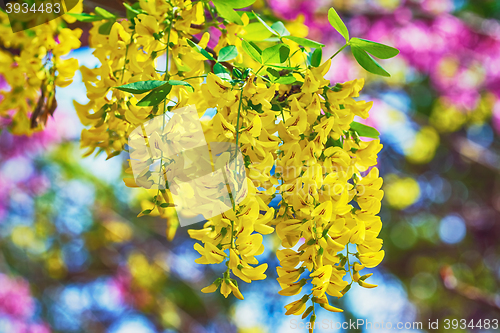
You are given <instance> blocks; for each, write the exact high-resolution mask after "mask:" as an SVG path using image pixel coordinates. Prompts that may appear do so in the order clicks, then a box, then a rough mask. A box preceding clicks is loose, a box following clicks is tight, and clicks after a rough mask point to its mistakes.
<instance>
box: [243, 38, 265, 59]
mask: <svg viewBox="0 0 500 333" xmlns="http://www.w3.org/2000/svg"><path fill="white" fill-rule="evenodd" d="M242 42H243V43H242V44H241V46H242V47H243V50H244V51H245V52H246V53H247V54H248V55H249V56H250V57H251V58H252V59H253V60H255V61H256V62H258V63H259V64H262V56H261V55H260V53H259V51H257V50H256V49H255V48H254V47H253V45H252V44H250V43H249V42H247V41H246V40H243V41H242Z"/></svg>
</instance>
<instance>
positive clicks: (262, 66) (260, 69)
mask: <svg viewBox="0 0 500 333" xmlns="http://www.w3.org/2000/svg"><path fill="white" fill-rule="evenodd" d="M262 68H264V65H262V66H260V68H259V69H258V70H257V72H255V76H257V74H259V72H260V70H261V69H262Z"/></svg>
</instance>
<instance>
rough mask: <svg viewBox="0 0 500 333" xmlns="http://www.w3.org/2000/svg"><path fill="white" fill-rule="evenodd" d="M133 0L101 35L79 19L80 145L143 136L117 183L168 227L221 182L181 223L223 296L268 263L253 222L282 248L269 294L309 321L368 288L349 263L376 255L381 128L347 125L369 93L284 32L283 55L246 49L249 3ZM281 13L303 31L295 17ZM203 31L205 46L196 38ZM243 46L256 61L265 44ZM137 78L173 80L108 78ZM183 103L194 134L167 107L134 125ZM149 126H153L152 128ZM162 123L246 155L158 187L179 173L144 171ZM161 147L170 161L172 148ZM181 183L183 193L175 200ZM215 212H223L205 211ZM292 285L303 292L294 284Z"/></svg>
mask: <svg viewBox="0 0 500 333" xmlns="http://www.w3.org/2000/svg"><path fill="white" fill-rule="evenodd" d="M139 4H140V8H141V13H140V14H138V15H137V16H136V17H135V18H134V21H133V22H130V20H128V19H127V20H125V19H124V20H117V22H115V23H114V24H113V25H112V26H111V30H110V33H109V34H108V35H104V34H101V33H99V30H100V29H99V28H100V27H101V26H102V24H105V22H94V23H93V28H92V29H91V30H90V46H91V47H92V48H94V49H95V51H94V53H93V54H94V55H95V57H96V58H97V59H98V60H99V61H100V66H98V67H96V68H93V69H89V68H85V67H82V68H81V72H82V76H83V77H84V80H85V84H86V89H87V97H88V98H89V100H90V101H89V102H88V103H86V104H84V105H80V104H78V103H75V108H76V109H77V113H78V116H79V118H80V120H81V121H82V123H83V124H84V125H85V126H86V127H87V128H85V129H84V130H83V131H82V148H86V149H87V151H86V154H92V153H93V152H94V151H96V150H97V151H98V152H105V153H107V155H108V158H110V157H113V156H116V155H117V154H119V153H120V152H121V151H123V150H124V149H128V150H129V151H130V150H132V151H133V150H134V148H135V145H136V144H139V143H140V141H141V140H142V141H144V140H145V139H147V142H148V143H149V150H148V151H144V152H142V153H138V154H137V155H136V157H137V161H136V162H137V164H136V166H138V167H140V168H141V170H143V172H142V173H141V174H140V175H139V177H136V178H135V179H132V178H125V180H124V181H125V183H126V184H127V186H142V187H146V188H148V189H149V190H148V191H149V192H148V193H150V194H151V195H152V196H153V198H154V199H153V202H152V203H151V201H149V200H144V204H143V206H142V208H143V212H142V213H141V214H140V215H148V214H152V215H156V216H161V217H164V218H166V219H167V225H168V227H167V230H168V231H167V232H168V234H169V238H171V237H173V235H174V234H175V230H176V228H177V226H178V225H179V220H178V218H176V216H175V215H176V214H175V211H177V213H179V218H180V217H181V215H182V214H184V213H189V212H185V211H186V210H189V209H184V208H189V205H190V204H191V202H192V201H191V200H192V198H194V197H195V196H198V197H201V198H207V199H209V198H213V197H217V196H218V195H219V194H220V197H221V198H223V199H221V200H220V202H217V203H213V202H211V203H210V204H209V205H206V206H204V205H201V206H203V207H197V209H198V208H199V213H200V215H206V221H205V222H204V223H203V225H200V226H199V228H198V229H192V230H189V231H188V232H189V235H190V237H192V238H193V239H195V240H196V241H197V243H196V244H195V245H194V249H195V250H196V251H197V252H198V253H199V255H200V257H199V258H197V259H196V262H197V263H199V264H220V263H225V264H226V266H227V269H226V271H225V272H224V273H223V275H222V277H219V278H218V279H216V280H215V282H214V283H213V284H211V285H209V286H207V287H205V288H203V289H202V291H203V292H215V291H220V292H221V293H222V294H223V295H224V296H225V297H229V295H230V294H233V295H235V296H236V297H237V298H240V299H243V295H242V294H241V292H240V291H239V289H238V282H237V281H236V279H239V280H241V281H244V282H246V283H251V282H252V281H255V280H262V279H265V278H266V270H267V268H268V265H267V264H265V263H260V262H259V256H260V255H261V254H263V252H264V238H263V235H268V234H271V233H273V231H274V230H276V235H277V237H278V238H279V243H280V245H281V246H282V247H283V248H282V249H280V250H278V251H277V257H278V260H279V262H280V265H279V267H278V268H277V272H278V276H279V277H278V282H279V284H280V287H281V290H280V291H279V293H280V294H281V295H285V296H295V299H294V300H293V301H292V302H291V303H290V304H288V305H286V307H285V309H286V314H294V315H302V317H303V318H305V317H307V316H311V317H310V319H309V320H310V322H314V320H315V314H314V312H313V311H314V306H316V305H319V306H321V307H323V308H325V309H327V310H329V311H332V312H340V311H342V310H341V309H339V308H337V307H336V306H335V304H334V299H335V298H340V297H343V296H344V294H345V293H346V292H347V291H348V290H349V288H350V287H351V285H352V284H353V283H354V282H356V283H358V284H360V285H361V286H363V287H366V288H371V287H373V286H374V285H372V284H369V283H367V282H366V279H367V278H368V277H369V276H370V273H368V274H365V275H361V273H360V271H361V270H362V269H369V268H373V267H375V266H377V265H378V264H379V263H380V262H381V260H382V259H383V256H384V251H383V250H382V240H381V239H380V238H378V236H379V233H380V230H381V226H382V225H381V221H380V218H379V217H377V214H378V213H379V211H380V202H381V199H382V196H383V191H382V190H381V186H382V180H381V178H380V177H379V175H378V169H377V168H376V167H375V166H376V165H377V154H378V152H379V151H380V149H381V148H382V145H381V144H380V141H379V140H371V141H365V140H363V139H362V138H360V137H359V135H358V133H356V131H354V130H353V128H351V124H352V123H353V121H354V119H355V117H356V116H359V117H361V118H366V117H368V114H369V111H370V108H371V106H372V103H371V102H365V101H360V100H358V99H357V97H359V93H360V91H361V89H362V87H363V85H364V80H353V81H349V82H345V83H337V84H335V83H333V84H332V83H331V82H330V81H329V80H328V79H325V75H326V74H327V72H328V71H329V69H330V66H331V61H330V60H327V61H325V62H324V63H322V64H320V65H319V66H316V67H315V66H313V65H309V64H305V63H304V61H305V59H306V57H305V54H304V53H303V52H304V48H301V47H300V46H299V44H298V43H296V42H295V41H293V40H288V39H286V38H282V41H281V43H282V44H283V45H286V46H284V47H285V48H286V47H288V48H289V50H290V54H292V53H295V54H294V55H293V56H291V57H289V59H287V61H286V62H282V63H280V64H273V63H264V65H263V64H260V63H258V62H257V61H254V59H250V57H249V55H248V54H247V52H248V51H249V48H248V45H250V46H252V47H253V46H254V45H255V46H258V45H261V44H260V42H259V41H257V42H256V43H252V44H248V43H247V41H246V40H245V41H243V40H242V38H243V39H244V38H245V35H247V36H248V32H249V31H250V30H251V29H250V28H249V27H252V26H255V25H253V24H260V23H258V22H253V23H250V19H249V16H248V15H247V14H243V15H242V16H241V21H242V23H243V24H242V25H238V24H233V23H227V20H226V21H225V22H224V24H225V25H224V27H222V25H221V23H220V21H214V22H210V21H206V19H208V18H206V17H205V15H204V14H205V12H204V10H205V8H204V4H203V3H202V2H192V1H187V0H186V1H185V0H175V1H172V2H164V1H147V0H139ZM215 23H216V24H217V27H213V25H214V24H215ZM286 26H287V27H288V26H290V27H294V29H295V30H298V31H299V32H300V36H302V37H305V36H306V31H304V29H306V28H305V26H303V25H301V24H300V21H298V22H295V23H294V24H292V25H288V24H287V25H286ZM206 27H211V28H210V29H211V30H208V29H207V28H206ZM219 28H220V29H219ZM206 30H208V31H210V32H213V31H215V30H220V32H221V33H220V35H219V36H220V37H219V38H218V40H213V37H214V36H216V34H214V33H212V35H211V34H210V33H209V32H207V31H206ZM70 37H71V36H69V37H68V41H69V43H70V44H71V43H72V42H73V39H71V38H70ZM211 39H212V40H211ZM209 42H210V45H215V47H214V49H209V48H208V46H207V45H208V43H209ZM266 43H267V42H266ZM110 45H111V46H112V48H111V47H110ZM262 45H264V44H262ZM227 47H229V48H227ZM233 47H234V48H233ZM224 48H226V49H225V50H226V51H227V50H232V51H230V53H232V52H233V51H236V52H235V53H234V54H231V56H232V55H234V57H233V58H231V60H227V61H224V60H221V61H220V62H219V61H218V60H219V59H220V57H222V56H224V53H223V52H222V50H224ZM255 51H256V52H257V53H259V55H260V57H261V60H262V55H263V54H264V52H265V50H264V51H262V53H261V52H259V50H258V49H257V48H256V49H255ZM0 52H1V51H0ZM259 55H256V54H254V58H255V59H257V60H258V58H259ZM225 56H228V54H227V52H226V55H225ZM285 64H286V66H285ZM8 65H10V64H8ZM305 65H307V66H305ZM6 66H7V65H6ZM73 68H74V63H68V64H66V67H63V66H61V73H62V74H63V76H69V75H70V74H71V70H72V69H73ZM209 68H210V70H208V69H209ZM295 68H298V70H295ZM273 69H275V70H274V71H273ZM226 70H227V72H226ZM273 73H274V74H276V73H279V75H280V76H281V77H283V78H284V79H285V80H287V79H290V81H287V82H291V83H287V84H282V83H278V82H284V81H283V80H281V79H280V80H281V81H280V80H274V79H272V78H271V76H272V77H275V75H272V74H273ZM43 79H44V76H43V75H40V77H39V78H38V77H37V80H39V81H40V82H41V81H42V80H43ZM293 80H295V81H293ZM67 81H69V78H68V79H67V80H65V81H63V82H60V83H61V84H65V83H67ZM142 81H156V82H158V81H164V82H167V81H168V82H169V83H168V84H169V85H171V87H170V86H169V92H168V95H166V96H165V98H164V99H162V100H161V102H160V101H159V100H156V99H155V98H153V97H154V93H155V92H156V91H161V90H154V91H150V90H148V91H143V90H140V89H139V90H138V91H136V92H135V93H130V92H128V91H124V90H123V89H117V88H118V87H121V86H123V85H128V84H133V83H138V82H142ZM165 84H166V83H165ZM150 94H151V95H150ZM152 95H153V97H152ZM188 106H193V107H195V108H196V110H197V113H198V116H199V118H200V123H201V129H202V130H203V135H200V136H196V138H195V136H193V135H190V134H189V133H184V132H182V131H177V130H176V129H178V128H181V129H182V128H183V126H177V127H175V126H176V125H175V122H174V121H173V120H172V122H170V121H169V123H168V124H167V125H165V126H164V130H163V132H162V131H160V130H159V128H156V127H155V128H153V127H149V125H147V126H146V125H144V124H145V123H147V122H148V121H149V119H154V118H155V117H156V116H158V115H162V114H164V113H165V112H166V111H170V113H169V116H170V115H171V114H173V115H174V116H173V118H174V117H175V115H176V114H177V112H178V111H179V110H180V109H181V108H184V107H188ZM206 111H209V112H207V113H206V114H205V112H206ZM209 113H210V114H213V113H214V115H213V116H212V115H210V116H208V114H209ZM195 120H196V121H197V120H198V119H195ZM140 126H144V128H143V130H145V131H146V134H148V135H147V137H146V135H142V132H141V134H137V133H136V134H135V136H134V134H133V133H134V132H133V131H134V130H135V129H136V128H140ZM158 126H159V125H158ZM158 126H157V127H158ZM155 131H160V132H158V133H157V135H156V134H152V133H153V132H155ZM162 135H164V136H166V137H167V139H168V140H169V141H170V142H172V145H173V146H175V147H176V148H179V149H181V148H182V147H184V146H185V145H193V147H194V146H196V145H195V144H203V145H205V142H208V143H210V144H209V145H210V148H209V149H211V150H212V151H211V153H214V150H215V148H214V146H213V145H212V142H230V143H232V144H234V145H237V146H238V148H239V152H238V154H241V157H242V160H243V162H244V163H242V164H244V165H240V166H236V167H232V168H229V167H228V166H227V165H228V164H227V161H228V160H229V159H230V158H232V157H234V155H233V153H232V152H225V153H222V154H219V155H220V156H218V154H217V153H215V154H212V156H217V157H214V160H217V161H214V163H213V164H214V169H217V170H223V171H224V174H225V182H224V183H222V184H221V182H217V185H213V184H210V182H211V181H212V179H210V177H208V180H207V179H205V180H201V179H196V180H192V181H191V180H190V182H189V184H187V182H186V184H183V185H179V186H177V187H172V188H168V189H162V188H161V187H160V186H159V185H160V183H161V182H163V181H164V180H165V179H168V180H169V182H170V180H173V181H174V182H177V181H178V180H186V178H185V177H184V178H183V175H181V174H180V173H179V172H178V170H176V168H174V167H173V166H172V163H171V161H169V162H168V163H165V164H164V165H160V166H158V167H155V169H154V170H151V169H153V168H150V167H151V164H152V161H153V160H162V156H163V154H162V152H163V151H164V150H165V143H164V142H163V141H162V139H161V136H162ZM129 137H131V139H130V140H129V141H128V142H127V139H128V138H129ZM200 137H201V139H200ZM183 138H184V139H185V140H186V141H185V142H184V141H182V140H183ZM196 140H198V141H196ZM127 143H128V144H127ZM185 155H186V159H185V160H182V162H183V163H184V164H183V165H185V166H186V168H189V170H197V169H199V167H200V166H201V165H203V166H205V164H206V163H207V162H210V161H206V159H207V158H205V159H203V158H201V157H200V156H196V154H195V153H191V154H188V153H187V154H185ZM171 159H172V161H175V162H180V158H178V157H171ZM188 160H189V161H188ZM130 162H131V163H132V161H130ZM162 162H164V161H162ZM208 164H210V163H208ZM233 166H234V165H233ZM129 169H131V168H129ZM243 169H244V171H245V173H244V176H243V173H242V172H241V170H243ZM128 171H129V173H130V170H128ZM193 174H194V171H193ZM238 177H241V179H238ZM162 179H163V180H162ZM241 184H243V186H241V188H240V186H238V185H241ZM201 188H203V189H204V190H203V191H202V190H200V189H201ZM228 188H229V189H230V190H231V191H232V192H234V193H232V192H231V195H230V198H227V200H225V199H224V197H225V195H224V194H223V192H224V191H225V190H227V189H228ZM223 189H224V191H223ZM155 191H156V192H155ZM226 192H227V191H226ZM154 193H156V194H154ZM180 194H182V195H180ZM179 196H182V197H183V199H182V200H181V201H182V202H178V201H177V198H178V197H179ZM226 196H227V195H226ZM229 199H232V200H229ZM272 200H274V201H277V202H278V206H277V207H278V208H277V209H276V210H275V209H274V208H271V207H270V203H271V201H272ZM215 206H216V209H215V208H214V207H215ZM214 211H218V212H222V213H221V214H219V215H216V216H213V214H212V213H213V212H214ZM192 214H194V213H192ZM196 215H197V214H196ZM351 277H352V278H351ZM233 278H234V279H233ZM304 290H310V293H309V294H305V295H302V294H303V293H304ZM296 295H300V296H296ZM297 298H298V299H297ZM309 302H311V303H309Z"/></svg>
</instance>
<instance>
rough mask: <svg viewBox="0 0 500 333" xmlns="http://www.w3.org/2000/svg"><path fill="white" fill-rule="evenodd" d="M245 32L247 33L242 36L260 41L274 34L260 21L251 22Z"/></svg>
mask: <svg viewBox="0 0 500 333" xmlns="http://www.w3.org/2000/svg"><path fill="white" fill-rule="evenodd" d="M245 32H246V33H245V34H244V35H241V36H240V37H243V38H245V39H246V40H256V41H260V40H264V39H266V38H269V37H271V36H273V34H272V33H271V32H270V31H269V30H267V28H266V27H265V26H263V25H262V24H261V23H260V22H253V23H249V24H248V25H247V26H246V27H245Z"/></svg>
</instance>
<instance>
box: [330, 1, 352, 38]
mask: <svg viewBox="0 0 500 333" xmlns="http://www.w3.org/2000/svg"><path fill="white" fill-rule="evenodd" d="M328 21H329V22H330V24H331V25H332V27H334V28H335V30H337V31H338V32H339V34H341V35H342V36H343V37H344V38H345V40H346V42H347V41H349V30H347V27H346V26H345V24H344V22H343V21H342V19H341V18H340V16H339V14H337V12H336V11H335V9H333V7H332V8H330V9H329V10H328Z"/></svg>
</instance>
